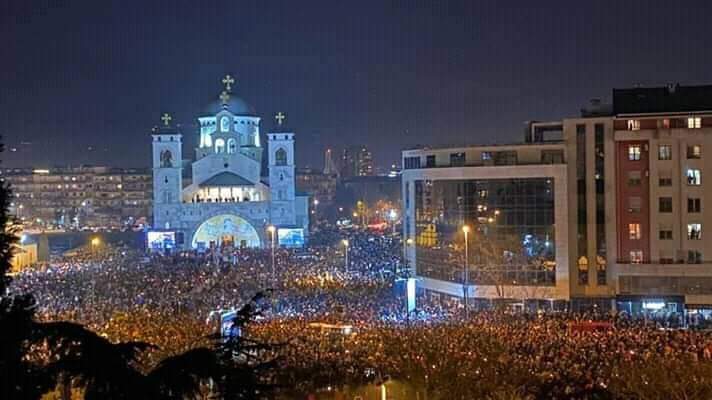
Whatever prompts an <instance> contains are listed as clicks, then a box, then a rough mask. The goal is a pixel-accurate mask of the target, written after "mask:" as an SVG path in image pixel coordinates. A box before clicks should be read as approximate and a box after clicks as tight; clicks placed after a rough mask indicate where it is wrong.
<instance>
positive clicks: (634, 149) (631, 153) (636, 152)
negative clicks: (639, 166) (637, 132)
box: [628, 144, 640, 161]
mask: <svg viewBox="0 0 712 400" xmlns="http://www.w3.org/2000/svg"><path fill="white" fill-rule="evenodd" d="M628 159H629V160H630V161H640V145H639V144H633V145H630V146H628Z"/></svg>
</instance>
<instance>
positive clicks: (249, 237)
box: [191, 214, 262, 249]
mask: <svg viewBox="0 0 712 400" xmlns="http://www.w3.org/2000/svg"><path fill="white" fill-rule="evenodd" d="M261 243H262V242H261V240H260V235H259V234H258V233H257V230H255V228H254V227H253V226H252V224H250V223H249V222H247V221H246V220H245V219H244V218H242V217H238V216H237V215H233V214H222V215H216V216H214V217H211V218H208V219H207V220H205V221H204V222H203V223H202V224H200V226H199V227H198V229H196V230H195V234H194V235H193V240H192V242H191V246H192V247H193V248H194V249H201V248H202V249H208V248H210V247H226V246H230V247H261Z"/></svg>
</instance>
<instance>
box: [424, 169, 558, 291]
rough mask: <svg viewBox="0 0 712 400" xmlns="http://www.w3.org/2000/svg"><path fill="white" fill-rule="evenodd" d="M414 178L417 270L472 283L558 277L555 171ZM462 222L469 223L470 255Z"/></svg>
mask: <svg viewBox="0 0 712 400" xmlns="http://www.w3.org/2000/svg"><path fill="white" fill-rule="evenodd" d="M413 183H414V189H415V190H414V192H415V193H414V198H413V200H414V208H415V210H414V211H415V243H414V245H415V248H416V257H415V259H416V270H417V273H418V275H419V276H422V277H427V278H433V279H438V280H442V281H449V282H457V283H463V282H464V280H465V279H467V281H468V282H469V283H470V284H475V285H515V286H517V285H528V286H553V285H554V284H555V270H556V263H555V240H556V237H555V229H554V179H553V178H516V179H460V180H456V179H446V180H415V181H414V182H413ZM464 225H467V226H468V227H469V228H470V231H469V233H468V241H467V243H468V249H467V260H465V246H464V244H465V234H464V233H463V229H462V227H463V226H464ZM465 265H467V266H468V270H469V272H468V273H467V275H466V274H465ZM465 277H467V278H465Z"/></svg>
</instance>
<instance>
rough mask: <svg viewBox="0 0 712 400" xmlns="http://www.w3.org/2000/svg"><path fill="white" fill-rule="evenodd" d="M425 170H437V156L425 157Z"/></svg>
mask: <svg viewBox="0 0 712 400" xmlns="http://www.w3.org/2000/svg"><path fill="white" fill-rule="evenodd" d="M425 168H435V155H434V154H431V155H429V156H425Z"/></svg>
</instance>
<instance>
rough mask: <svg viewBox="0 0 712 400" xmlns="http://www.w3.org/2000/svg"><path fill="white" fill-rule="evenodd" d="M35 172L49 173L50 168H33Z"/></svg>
mask: <svg viewBox="0 0 712 400" xmlns="http://www.w3.org/2000/svg"><path fill="white" fill-rule="evenodd" d="M32 173H33V174H49V170H48V169H34V170H32Z"/></svg>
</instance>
